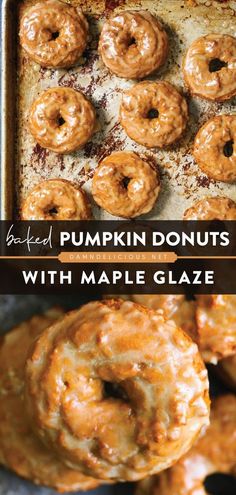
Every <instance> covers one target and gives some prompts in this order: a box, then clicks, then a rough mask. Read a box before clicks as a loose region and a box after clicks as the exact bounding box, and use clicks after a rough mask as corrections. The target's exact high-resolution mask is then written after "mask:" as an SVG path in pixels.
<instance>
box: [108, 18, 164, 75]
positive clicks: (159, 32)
mask: <svg viewBox="0 0 236 495" xmlns="http://www.w3.org/2000/svg"><path fill="white" fill-rule="evenodd" d="M99 51H100V53H101V56H102V59H103V62H104V64H105V65H106V66H107V67H108V69H110V71H111V72H113V73H114V74H116V75H117V76H120V77H126V78H127V79H142V78H143V77H145V76H148V75H149V74H151V73H152V72H154V71H155V70H156V69H158V68H159V67H160V66H161V65H162V64H163V63H164V61H165V59H166V56H167V52H168V37H167V34H166V31H165V30H164V28H163V27H162V25H161V24H160V22H159V21H158V20H157V19H156V18H155V17H154V16H153V15H152V14H150V13H149V12H147V11H126V12H119V13H116V14H114V15H113V16H112V17H111V18H110V19H108V20H107V21H106V22H105V24H104V26H103V29H102V33H101V36H100V41H99Z"/></svg>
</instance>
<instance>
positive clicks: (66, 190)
mask: <svg viewBox="0 0 236 495" xmlns="http://www.w3.org/2000/svg"><path fill="white" fill-rule="evenodd" d="M91 216H92V212H91V207H90V203H89V200H88V198H87V195H86V193H85V192H84V191H83V190H82V189H80V188H79V187H76V186H75V185H74V184H72V182H69V181H67V180H64V179H50V180H45V181H43V182H40V183H39V184H38V185H37V186H35V187H34V188H33V189H32V191H31V192H30V193H29V194H28V196H27V197H26V199H25V201H24V204H23V207H22V213H21V217H22V220H50V221H51V220H88V219H90V218H91Z"/></svg>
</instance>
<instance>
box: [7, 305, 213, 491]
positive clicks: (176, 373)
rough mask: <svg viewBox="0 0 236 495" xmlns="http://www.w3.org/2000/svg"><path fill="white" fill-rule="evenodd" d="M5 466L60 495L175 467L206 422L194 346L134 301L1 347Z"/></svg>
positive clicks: (73, 316) (39, 322) (203, 377)
mask: <svg viewBox="0 0 236 495" xmlns="http://www.w3.org/2000/svg"><path fill="white" fill-rule="evenodd" d="M0 393H1V396H2V400H1V401H0V462H1V464H3V465H4V466H6V467H8V468H10V469H12V470H13V471H15V472H16V473H17V474H19V475H20V476H22V477H24V478H27V479H30V480H32V481H34V482H35V483H36V484H41V485H45V486H49V487H52V488H54V489H56V490H58V491H61V492H63V491H76V490H88V489H91V488H94V487H95V486H97V485H98V484H100V483H113V482H115V481H137V480H141V479H143V478H145V477H147V476H150V475H153V474H156V473H159V472H160V471H162V470H163V469H167V468H169V467H170V466H172V465H173V464H174V463H175V462H176V461H177V460H178V459H179V458H180V457H182V456H183V455H184V454H186V452H187V451H189V449H190V448H191V447H192V445H193V443H194V442H195V441H196V439H197V438H198V437H199V435H200V434H201V433H202V432H203V431H204V429H205V428H206V426H207V425H208V422H209V395H208V377H207V371H206V368H205V366H204V364H203V361H202V358H201V356H200V354H199V351H198V348H197V345H196V344H195V343H194V342H193V341H192V340H191V339H190V338H189V337H188V336H187V335H186V334H185V333H184V332H183V330H182V329H181V328H180V327H178V326H177V325H176V324H175V323H174V322H173V321H170V320H169V319H167V318H166V317H165V316H164V315H163V314H162V312H158V311H153V310H151V309H148V308H146V307H144V306H141V305H139V304H136V303H134V302H131V301H123V300H121V299H120V300H110V301H95V302H91V303H88V304H86V305H84V306H82V307H81V308H80V309H78V310H74V311H72V312H70V313H68V314H65V315H63V314H62V312H61V311H60V310H51V311H49V312H47V313H46V314H45V315H43V316H37V317H33V318H32V319H31V320H30V321H28V322H25V323H23V324H21V325H19V326H18V327H17V328H15V329H14V330H12V331H10V332H9V333H7V334H6V335H5V337H4V338H3V339H2V341H1V345H0Z"/></svg>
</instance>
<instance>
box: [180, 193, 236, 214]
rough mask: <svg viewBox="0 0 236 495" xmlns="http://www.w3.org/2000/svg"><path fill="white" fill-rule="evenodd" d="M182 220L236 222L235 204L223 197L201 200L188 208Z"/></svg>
mask: <svg viewBox="0 0 236 495" xmlns="http://www.w3.org/2000/svg"><path fill="white" fill-rule="evenodd" d="M183 219H184V220H236V203H235V202H234V201H233V200H232V199H230V198H225V197H223V196H215V197H209V198H203V199H200V200H199V201H197V202H196V203H195V204H194V205H193V206H191V207H190V208H188V209H187V210H186V211H185V213H184V217H183Z"/></svg>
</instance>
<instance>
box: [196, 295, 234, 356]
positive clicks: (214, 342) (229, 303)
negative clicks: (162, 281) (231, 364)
mask: <svg viewBox="0 0 236 495" xmlns="http://www.w3.org/2000/svg"><path fill="white" fill-rule="evenodd" d="M196 322H197V332H198V345H199V350H200V352H201V355H202V356H203V359H204V361H206V362H211V363H213V364H216V363H217V362H218V361H219V360H220V359H222V358H224V357H227V356H231V355H233V354H235V353H236V295H217V296H216V295H214V296H208V295H204V296H203V295H201V296H197V309H196Z"/></svg>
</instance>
